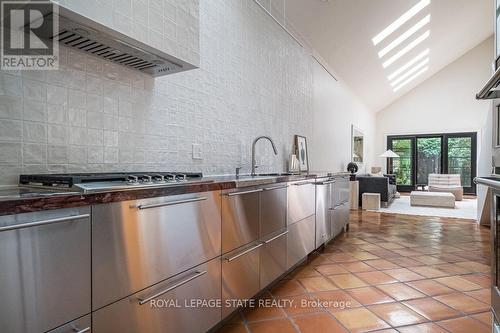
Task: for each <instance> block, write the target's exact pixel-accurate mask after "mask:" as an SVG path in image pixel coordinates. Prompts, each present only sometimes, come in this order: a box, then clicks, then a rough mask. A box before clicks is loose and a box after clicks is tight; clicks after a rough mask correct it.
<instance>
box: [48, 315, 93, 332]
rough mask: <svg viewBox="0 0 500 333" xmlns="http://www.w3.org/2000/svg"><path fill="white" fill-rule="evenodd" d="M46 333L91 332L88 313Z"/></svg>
mask: <svg viewBox="0 0 500 333" xmlns="http://www.w3.org/2000/svg"><path fill="white" fill-rule="evenodd" d="M47 333H92V323H91V317H90V314H89V315H86V316H85V317H82V318H80V319H77V320H75V321H72V322H71V323H68V324H66V325H63V326H61V327H58V328H56V329H55V330H52V331H50V332H47Z"/></svg>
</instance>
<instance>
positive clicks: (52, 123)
mask: <svg viewBox="0 0 500 333" xmlns="http://www.w3.org/2000/svg"><path fill="white" fill-rule="evenodd" d="M79 2H81V1H79ZM97 2H101V1H97ZM122 2H124V3H128V1H121V0H120V1H109V3H113V4H114V5H116V6H117V7H116V8H118V5H117V4H118V3H122ZM140 2H141V1H133V2H132V4H133V8H138V7H141V8H147V7H145V6H141V5H140V4H139V3H140ZM156 2H161V1H149V3H150V6H151V4H152V3H156ZM166 8H167V6H165V11H164V13H165V14H164V16H165V17H167V16H168V15H172V16H175V11H173V12H170V11H168V10H167V9H166ZM124 10H126V9H124ZM141 10H142V9H141ZM141 10H139V11H137V12H136V11H135V9H134V11H133V12H134V17H135V15H137V17H139V18H140V17H142V16H148V15H149V14H148V13H145V12H141ZM167 14H168V15H167ZM140 19H143V18H140ZM169 19H175V17H170V18H169ZM164 20H165V18H164ZM156 24H157V25H158V27H157V28H158V29H160V25H159V23H156ZM166 25H167V24H165V23H164V29H165V30H164V32H165V33H166V31H167V27H166ZM200 28H201V32H200V50H201V52H200V54H201V58H200V68H199V69H195V70H191V71H188V72H183V73H178V74H174V75H170V76H165V77H161V78H157V79H154V78H151V77H150V76H147V75H144V74H142V73H140V72H137V71H131V70H129V69H127V68H125V67H121V66H118V65H116V64H113V63H108V62H104V61H103V60H101V59H98V58H95V57H92V56H88V55H84V54H81V53H78V52H76V51H74V50H71V49H67V48H61V69H60V70H58V71H40V72H38V71H37V72H33V71H22V72H20V71H19V72H15V71H14V72H13V71H3V72H0V184H1V185H5V184H15V183H17V180H18V175H19V174H20V173H38V172H40V173H48V172H51V173H53V172H109V171H133V170H136V171H137V170H151V171H152V170H187V171H202V172H204V173H205V174H210V175H214V174H233V173H234V169H235V167H237V166H243V167H244V169H243V172H249V171H250V153H251V143H252V140H253V139H254V138H255V137H257V136H259V135H269V136H271V137H272V138H273V139H274V140H275V142H276V144H277V147H278V150H279V155H278V156H277V157H276V156H274V154H272V150H271V149H270V146H269V145H268V143H267V142H261V143H259V144H258V146H257V152H258V154H257V155H258V160H257V162H258V164H259V165H261V168H260V170H262V171H271V170H273V171H283V170H284V169H285V168H286V160H287V159H288V154H289V153H290V152H291V149H292V146H293V136H294V134H302V135H306V136H310V135H311V134H312V80H313V77H312V62H311V61H312V60H311V57H310V55H309V53H308V52H307V51H306V50H304V49H303V48H301V47H300V46H299V45H298V44H297V43H296V42H295V41H293V39H292V38H291V37H289V36H288V35H287V34H286V33H285V32H284V31H283V30H282V29H281V28H280V27H279V26H278V25H277V24H276V23H275V22H274V21H273V20H272V19H271V18H270V17H268V16H267V15H266V14H265V13H264V12H263V11H262V9H261V8H259V7H258V6H257V5H256V4H255V3H254V2H253V1H250V0H234V1H233V0H232V1H225V0H210V1H208V0H205V1H201V3H200ZM169 33H170V32H169ZM193 143H198V144H201V147H202V157H203V158H202V159H201V160H200V159H196V160H195V159H192V144H193Z"/></svg>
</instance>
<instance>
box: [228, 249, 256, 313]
mask: <svg viewBox="0 0 500 333" xmlns="http://www.w3.org/2000/svg"><path fill="white" fill-rule="evenodd" d="M262 246H263V243H261V242H255V243H252V244H249V245H247V246H244V247H241V248H239V249H237V250H235V251H232V252H230V253H228V254H226V255H224V256H223V257H222V302H223V303H222V304H223V308H222V317H226V316H227V315H229V314H230V313H231V312H232V311H233V310H234V309H235V308H236V307H233V306H226V305H227V304H226V302H227V301H230V300H237V299H248V298H251V297H252V296H254V295H255V294H257V293H258V292H259V290H260V284H259V256H260V248H261V247H262Z"/></svg>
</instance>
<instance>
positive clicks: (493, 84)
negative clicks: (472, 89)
mask: <svg viewBox="0 0 500 333" xmlns="http://www.w3.org/2000/svg"><path fill="white" fill-rule="evenodd" d="M499 84H500V67H499V68H498V69H497V70H496V71H495V74H493V76H492V77H491V78H490V79H489V80H488V82H486V84H485V85H484V87H483V88H482V89H481V90H480V91H479V92H478V93H477V94H476V99H495V98H500V90H499V89H500V87H498V85H499Z"/></svg>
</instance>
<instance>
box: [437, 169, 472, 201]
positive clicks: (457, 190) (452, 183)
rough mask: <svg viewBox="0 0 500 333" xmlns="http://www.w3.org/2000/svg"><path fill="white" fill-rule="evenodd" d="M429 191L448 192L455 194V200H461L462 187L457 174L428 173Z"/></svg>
mask: <svg viewBox="0 0 500 333" xmlns="http://www.w3.org/2000/svg"><path fill="white" fill-rule="evenodd" d="M429 192H448V193H452V194H453V195H454V196H455V200H457V201H461V200H462V199H463V196H464V189H463V187H462V182H461V180H460V175H459V174H449V175H442V174H436V173H431V174H429Z"/></svg>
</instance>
